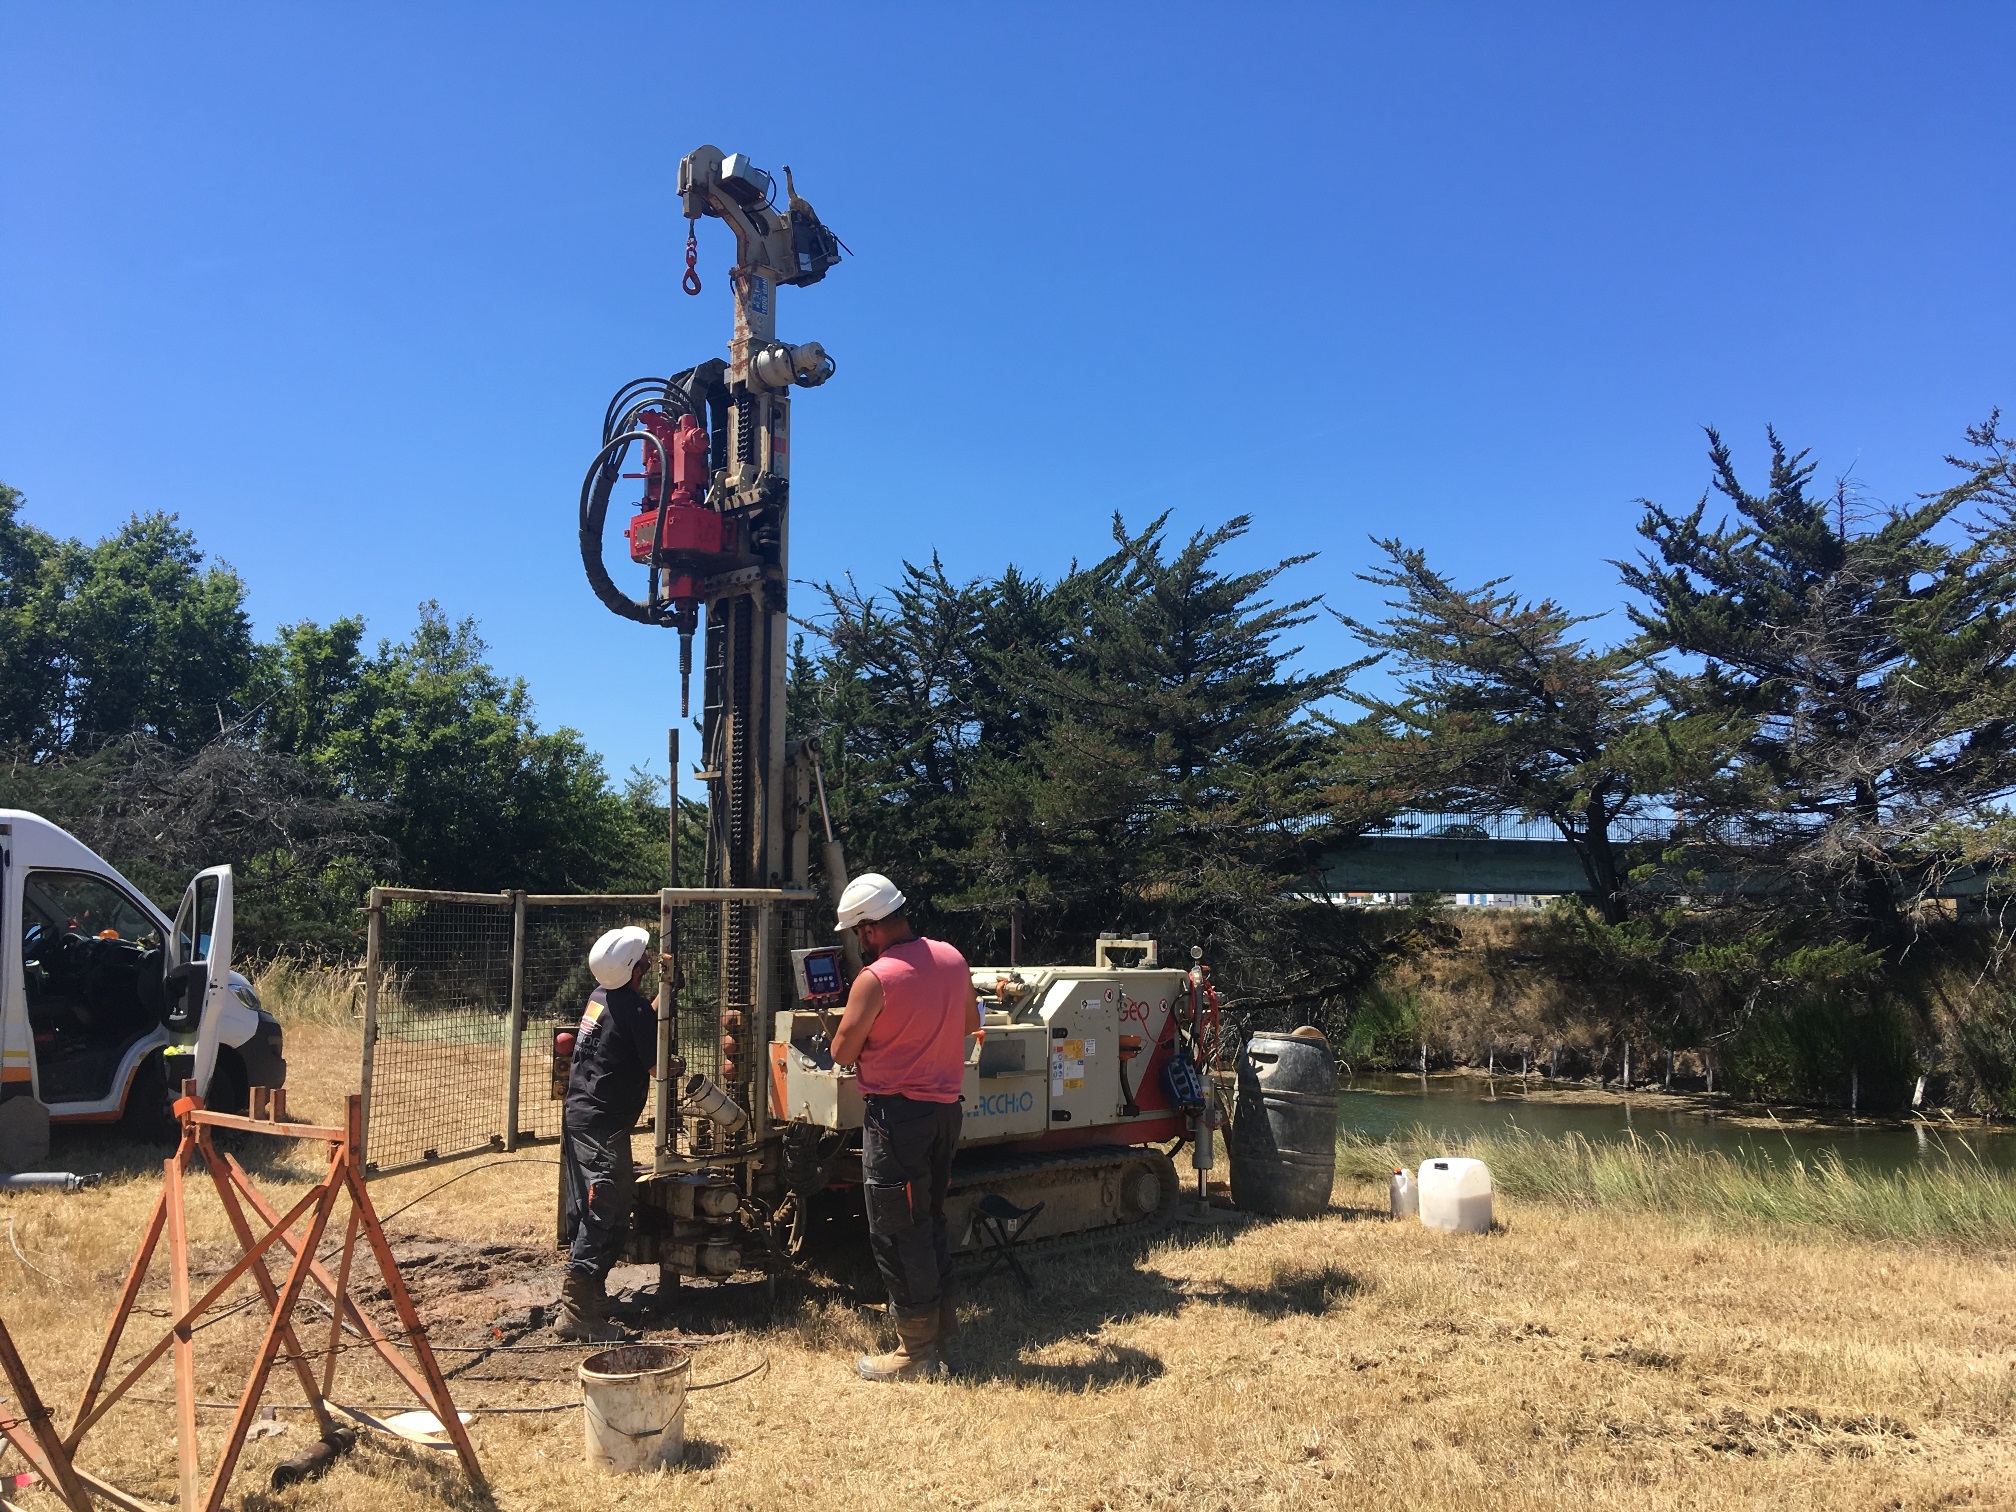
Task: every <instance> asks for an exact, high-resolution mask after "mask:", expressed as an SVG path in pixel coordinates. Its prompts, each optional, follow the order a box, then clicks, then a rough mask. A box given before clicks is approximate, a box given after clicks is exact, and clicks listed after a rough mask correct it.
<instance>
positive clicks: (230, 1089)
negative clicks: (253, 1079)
mask: <svg viewBox="0 0 2016 1512" xmlns="http://www.w3.org/2000/svg"><path fill="white" fill-rule="evenodd" d="M203 1102H204V1106H206V1107H210V1108H215V1109H216V1110H217V1111H218V1112H219V1113H249V1112H251V1111H252V1088H251V1086H250V1084H249V1083H248V1082H247V1081H246V1079H245V1062H244V1060H243V1058H242V1057H240V1056H239V1054H238V1052H237V1051H236V1050H233V1049H232V1048H231V1047H230V1046H229V1045H219V1046H218V1047H217V1069H216V1070H214V1071H212V1072H211V1073H210V1095H209V1096H208V1097H206V1098H204V1099H203Z"/></svg>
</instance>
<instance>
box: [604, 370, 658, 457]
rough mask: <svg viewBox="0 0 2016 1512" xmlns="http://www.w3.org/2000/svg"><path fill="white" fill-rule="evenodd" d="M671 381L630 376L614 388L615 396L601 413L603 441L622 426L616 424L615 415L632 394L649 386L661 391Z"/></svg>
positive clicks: (629, 399) (629, 400)
mask: <svg viewBox="0 0 2016 1512" xmlns="http://www.w3.org/2000/svg"><path fill="white" fill-rule="evenodd" d="M671 382H672V380H671V379H670V378H632V379H631V380H630V381H629V382H628V383H626V384H624V385H623V387H621V388H619V389H618V390H616V397H615V398H613V399H611V400H610V401H609V408H608V409H607V410H605V411H604V412H603V415H602V439H603V440H604V441H607V440H608V439H609V438H610V437H611V436H613V435H615V434H616V432H617V431H618V430H619V429H622V428H624V427H619V426H618V425H617V424H616V416H617V414H618V413H619V412H620V411H621V410H622V408H623V406H624V405H626V404H628V403H630V402H631V399H632V396H633V395H634V394H636V393H637V392H639V391H641V390H643V389H649V388H655V389H659V390H661V391H662V390H663V389H665V388H666V387H667V386H669V385H670V384H671Z"/></svg>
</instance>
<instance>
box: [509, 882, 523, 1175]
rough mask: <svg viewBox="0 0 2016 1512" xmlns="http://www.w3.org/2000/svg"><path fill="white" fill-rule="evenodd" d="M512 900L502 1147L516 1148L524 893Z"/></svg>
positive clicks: (521, 889)
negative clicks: (509, 1007) (506, 1066)
mask: <svg viewBox="0 0 2016 1512" xmlns="http://www.w3.org/2000/svg"><path fill="white" fill-rule="evenodd" d="M509 897H510V899H511V1011H510V1012H509V1014H507V1015H506V1020H507V1027H506V1029H505V1031H504V1032H505V1035H506V1037H507V1039H506V1044H505V1047H504V1053H505V1056H506V1057H507V1065H508V1069H507V1070H506V1072H505V1076H504V1087H505V1091H504V1148H505V1149H506V1150H507V1151H508V1150H515V1149H517V1148H518V1127H519V1124H518V1075H519V1071H520V1068H521V1062H522V1061H523V1060H524V1057H525V890H524V889H523V888H522V887H521V888H519V889H518V890H517V891H515V892H513V893H510V894H509Z"/></svg>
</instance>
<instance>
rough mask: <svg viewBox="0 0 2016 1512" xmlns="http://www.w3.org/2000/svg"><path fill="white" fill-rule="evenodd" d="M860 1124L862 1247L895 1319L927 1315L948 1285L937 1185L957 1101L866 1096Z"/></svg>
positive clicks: (955, 1136) (955, 1141)
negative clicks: (871, 1258)
mask: <svg viewBox="0 0 2016 1512" xmlns="http://www.w3.org/2000/svg"><path fill="white" fill-rule="evenodd" d="M866 1101H867V1114H866V1116H865V1118H864V1119H863V1122H862V1125H861V1179H862V1182H863V1183H864V1185H863V1188H862V1196H863V1197H864V1198H865V1200H866V1202H867V1205H868V1247H869V1249H871V1250H872V1251H873V1252H874V1255H875V1264H876V1267H877V1268H878V1269H879V1270H880V1271H881V1272H882V1280H883V1281H884V1282H885V1283H886V1284H887V1285H888V1287H889V1311H890V1314H891V1316H893V1317H898V1318H923V1317H928V1316H930V1315H931V1314H932V1313H935V1312H936V1311H937V1310H938V1299H939V1297H940V1296H942V1295H945V1294H946V1293H948V1292H949V1291H950V1290H951V1286H952V1246H951V1243H950V1242H949V1240H948V1238H947V1235H946V1232H945V1189H946V1188H947V1187H948V1186H950V1185H951V1184H952V1154H953V1152H954V1151H955V1150H957V1149H958V1147H959V1122H960V1112H959V1104H957V1103H956V1102H952V1103H935V1102H920V1101H918V1100H917V1099H915V1098H910V1097H898V1096H889V1097H870V1098H868V1099H866Z"/></svg>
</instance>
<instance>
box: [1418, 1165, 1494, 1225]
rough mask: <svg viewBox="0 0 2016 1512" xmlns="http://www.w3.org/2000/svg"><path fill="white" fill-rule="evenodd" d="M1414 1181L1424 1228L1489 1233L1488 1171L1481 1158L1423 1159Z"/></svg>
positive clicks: (1489, 1194)
mask: <svg viewBox="0 0 2016 1512" xmlns="http://www.w3.org/2000/svg"><path fill="white" fill-rule="evenodd" d="M1415 1181H1416V1185H1417V1186H1418V1187H1419V1189H1420V1193H1421V1198H1420V1200H1421V1222H1422V1225H1423V1226H1424V1227H1427V1228H1431V1229H1440V1230H1442V1231H1443V1232H1444V1233H1450V1234H1488V1233H1490V1232H1491V1172H1490V1170H1489V1168H1487V1167H1486V1166H1485V1164H1484V1162H1483V1161H1481V1160H1470V1159H1467V1158H1465V1157H1462V1156H1458V1155H1445V1156H1441V1157H1439V1158H1438V1159H1434V1160H1424V1161H1422V1162H1421V1171H1420V1174H1419V1175H1418V1176H1417V1177H1416V1178H1415Z"/></svg>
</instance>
